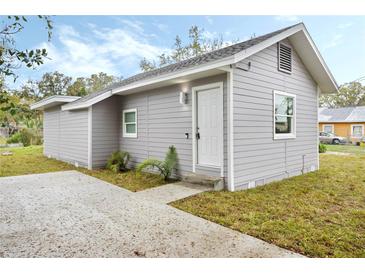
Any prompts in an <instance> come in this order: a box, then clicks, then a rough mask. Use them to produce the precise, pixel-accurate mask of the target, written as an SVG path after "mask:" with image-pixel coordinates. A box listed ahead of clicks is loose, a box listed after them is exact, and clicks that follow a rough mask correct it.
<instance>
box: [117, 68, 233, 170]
mask: <svg viewBox="0 0 365 274" xmlns="http://www.w3.org/2000/svg"><path fill="white" fill-rule="evenodd" d="M226 78H227V77H226V74H222V75H217V76H212V77H209V78H204V79H199V80H194V81H192V82H188V83H184V84H180V85H172V86H168V87H163V88H159V89H154V90H147V91H144V92H141V93H138V94H133V95H128V96H122V98H121V102H120V116H122V111H123V110H126V109H132V108H136V109H137V117H138V125H137V132H138V137H137V138H125V137H123V125H122V119H121V120H120V149H121V150H125V151H128V152H129V153H130V154H131V156H132V158H131V163H132V165H135V164H137V163H140V162H141V161H143V160H145V159H147V158H157V159H163V158H164V157H165V153H166V151H167V149H168V147H169V146H171V145H174V146H175V147H176V150H177V153H178V158H179V163H178V167H177V175H178V176H180V175H186V174H189V173H191V172H192V162H193V156H192V138H193V136H192V98H191V92H192V91H191V89H192V87H194V86H200V85H205V84H209V83H215V82H223V83H224V84H223V86H224V87H223V93H224V106H225V107H224V119H223V124H224V143H225V144H226V143H227V142H226V137H227V134H226V128H227V127H226V124H227V119H226V113H227V111H226V90H227V88H226ZM182 90H184V91H187V92H188V103H187V104H186V105H182V104H180V103H179V93H180V91H182ZM185 133H189V139H186V137H185ZM197 171H198V170H197ZM199 171H201V173H202V174H207V175H212V174H217V175H218V176H220V170H219V171H218V170H216V171H214V170H213V171H212V170H207V169H201V170H199ZM224 171H225V176H226V171H227V150H226V146H224Z"/></svg>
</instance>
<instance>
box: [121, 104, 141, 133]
mask: <svg viewBox="0 0 365 274" xmlns="http://www.w3.org/2000/svg"><path fill="white" fill-rule="evenodd" d="M129 112H134V113H135V117H136V121H135V122H134V123H125V114H126V113H129ZM122 119H123V137H124V138H137V136H138V135H137V132H138V116H137V109H136V108H131V109H125V110H123V117H122ZM127 124H136V132H135V133H127Z"/></svg>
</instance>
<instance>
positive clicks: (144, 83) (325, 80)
mask: <svg viewBox="0 0 365 274" xmlns="http://www.w3.org/2000/svg"><path fill="white" fill-rule="evenodd" d="M296 34H300V35H303V34H304V36H297V37H296V38H293V40H294V41H296V40H295V39H298V38H299V37H301V39H303V38H305V39H306V40H305V41H306V42H307V46H308V47H307V50H308V51H309V53H310V54H311V56H312V58H316V60H317V61H318V65H319V66H318V67H319V72H320V73H319V74H320V75H316V73H315V72H314V71H313V72H312V74H315V81H316V82H317V85H318V86H319V89H320V90H321V91H322V93H331V92H336V91H338V85H337V83H336V81H335V79H334V77H333V75H332V74H331V72H330V70H329V69H328V67H327V65H326V63H325V62H324V60H323V58H322V56H321V55H320V53H319V51H318V49H317V47H316V46H315V44H314V42H313V40H312V38H311V37H310V35H309V33H308V31H307V29H306V28H305V26H304V24H303V23H301V24H298V25H295V26H293V27H292V28H290V29H288V30H286V31H283V32H281V33H279V34H277V35H275V36H273V37H271V38H269V39H267V40H265V41H263V42H261V43H259V44H257V45H254V46H252V47H250V48H248V49H246V50H243V51H241V52H239V53H236V54H235V55H232V56H228V57H226V58H223V59H220V60H216V61H213V62H208V63H206V64H203V65H199V66H195V67H192V68H187V69H184V70H181V71H178V72H171V73H168V74H164V75H161V76H156V77H153V78H151V79H147V80H141V81H137V82H134V83H131V84H129V85H125V86H122V87H119V88H115V89H113V90H111V91H110V93H109V92H107V93H103V94H101V95H100V96H97V97H95V98H92V99H90V100H89V101H86V102H82V103H80V104H70V105H64V106H62V110H73V109H81V108H87V107H89V106H91V105H93V104H95V103H97V102H100V101H101V100H104V99H106V98H108V97H110V96H112V95H114V94H123V93H126V92H127V91H131V90H136V92H137V91H138V89H140V88H142V87H146V88H148V87H150V86H152V85H153V84H156V83H159V82H164V81H166V82H167V81H169V80H172V79H175V78H179V77H184V76H187V75H191V74H194V73H199V72H203V71H208V70H213V69H218V68H220V67H224V66H227V65H231V64H235V63H237V62H239V61H241V60H243V59H245V58H247V57H249V56H251V55H253V54H255V53H257V52H259V51H261V50H263V49H265V48H267V47H269V46H271V45H273V44H275V43H277V42H279V41H281V40H283V39H286V38H288V37H291V36H294V35H296ZM308 62H309V61H308ZM311 68H312V69H313V66H312V67H311ZM307 69H308V70H310V69H309V68H307Z"/></svg>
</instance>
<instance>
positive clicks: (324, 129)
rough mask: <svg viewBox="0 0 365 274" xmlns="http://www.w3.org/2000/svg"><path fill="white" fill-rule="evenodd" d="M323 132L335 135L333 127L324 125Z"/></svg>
mask: <svg viewBox="0 0 365 274" xmlns="http://www.w3.org/2000/svg"><path fill="white" fill-rule="evenodd" d="M323 132H326V133H333V125H323Z"/></svg>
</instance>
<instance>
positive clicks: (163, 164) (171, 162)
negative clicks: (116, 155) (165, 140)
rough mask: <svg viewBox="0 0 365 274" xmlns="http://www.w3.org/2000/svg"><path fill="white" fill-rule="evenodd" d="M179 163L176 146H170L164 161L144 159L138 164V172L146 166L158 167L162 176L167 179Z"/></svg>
mask: <svg viewBox="0 0 365 274" xmlns="http://www.w3.org/2000/svg"><path fill="white" fill-rule="evenodd" d="M176 165H177V153H176V148H175V147H174V146H170V147H169V149H168V151H167V153H166V156H165V160H164V161H160V160H157V159H147V160H144V161H143V162H142V163H140V164H139V165H138V166H137V172H138V173H140V172H141V171H142V170H143V169H145V168H157V169H158V171H159V172H160V174H161V176H162V177H163V178H164V180H165V181H167V180H168V179H169V178H170V177H171V175H172V172H173V171H174V169H175V167H176Z"/></svg>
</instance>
